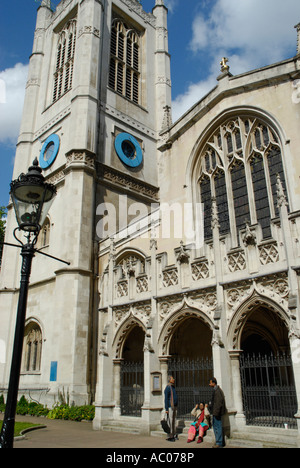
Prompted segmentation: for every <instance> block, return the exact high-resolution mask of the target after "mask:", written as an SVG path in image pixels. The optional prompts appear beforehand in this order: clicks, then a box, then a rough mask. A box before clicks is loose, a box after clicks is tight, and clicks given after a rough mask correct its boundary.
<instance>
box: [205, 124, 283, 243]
mask: <svg viewBox="0 0 300 468" xmlns="http://www.w3.org/2000/svg"><path fill="white" fill-rule="evenodd" d="M278 174H279V176H280V180H281V182H282V185H283V188H284V191H285V193H286V182H285V175H284V167H283V161H282V151H281V146H280V142H279V137H278V136H277V134H276V132H275V130H274V129H273V128H271V126H270V125H268V124H266V123H264V122H262V121H260V120H259V119H257V118H255V117H250V116H249V117H240V116H239V117H235V118H231V119H230V120H227V121H226V122H225V123H223V124H221V125H220V126H219V127H218V128H217V129H215V130H214V132H213V133H212V134H211V136H210V137H209V138H208V139H207V141H206V143H205V145H204V147H203V149H202V151H201V153H200V177H199V179H198V180H199V184H200V199H201V203H202V204H203V207H204V238H205V240H209V239H210V238H211V237H212V228H211V209H212V202H211V199H212V198H213V199H215V200H216V204H217V209H218V216H219V225H220V234H224V235H225V234H228V233H229V232H231V233H232V235H233V237H234V239H235V242H234V244H235V245H237V246H238V245H239V242H240V241H239V231H240V230H241V229H244V228H245V226H246V223H250V224H256V223H259V224H260V226H261V229H262V236H263V239H267V238H270V237H271V235H272V233H271V220H272V219H273V218H275V217H277V216H278V215H279V211H278V207H277V199H276V181H277V175H278Z"/></svg>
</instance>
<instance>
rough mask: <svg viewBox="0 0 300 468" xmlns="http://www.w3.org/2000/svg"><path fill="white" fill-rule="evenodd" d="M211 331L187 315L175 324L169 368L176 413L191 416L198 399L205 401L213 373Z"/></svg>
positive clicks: (209, 394) (209, 390)
mask: <svg viewBox="0 0 300 468" xmlns="http://www.w3.org/2000/svg"><path fill="white" fill-rule="evenodd" d="M211 341H212V331H211V330H210V328H209V327H208V326H207V325H206V324H205V323H204V322H202V321H201V320H200V319H198V318H189V319H186V320H185V321H183V322H181V323H180V324H179V326H178V327H177V328H176V330H175V332H174V334H173V337H172V340H171V343H170V355H171V358H170V360H169V365H168V372H169V374H170V375H171V374H172V375H173V376H174V378H175V385H176V391H177V394H178V417H179V418H181V419H191V411H192V409H193V408H194V407H195V406H196V404H197V403H200V402H204V403H208V402H209V400H210V397H211V389H210V388H209V386H208V383H209V379H211V378H212V376H213V359H212V348H211Z"/></svg>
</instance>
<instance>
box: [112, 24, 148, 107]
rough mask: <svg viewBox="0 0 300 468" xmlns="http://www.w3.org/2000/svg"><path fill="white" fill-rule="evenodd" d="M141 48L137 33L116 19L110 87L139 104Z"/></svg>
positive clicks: (113, 34) (113, 31)
mask: <svg viewBox="0 0 300 468" xmlns="http://www.w3.org/2000/svg"><path fill="white" fill-rule="evenodd" d="M139 68H140V47H139V35H138V33H137V31H135V30H133V29H132V28H129V27H128V26H127V25H125V24H124V23H123V22H122V21H120V20H117V19H115V20H114V21H113V24H112V30H111V44H110V66H109V77H108V86H109V87H110V88H111V89H113V90H114V91H116V92H117V93H119V94H122V95H123V96H125V97H126V98H127V99H129V100H130V101H133V102H135V103H136V104H138V103H139V81H140V71H139Z"/></svg>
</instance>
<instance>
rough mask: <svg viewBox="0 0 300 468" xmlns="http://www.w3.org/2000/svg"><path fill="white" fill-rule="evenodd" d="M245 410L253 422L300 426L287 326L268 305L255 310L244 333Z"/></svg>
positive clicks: (242, 337)
mask: <svg viewBox="0 0 300 468" xmlns="http://www.w3.org/2000/svg"><path fill="white" fill-rule="evenodd" d="M241 350H242V351H243V352H242V354H241V357H240V370H241V383H242V396H243V410H244V414H245V417H246V423H247V424H249V425H257V426H268V427H281V428H283V427H285V425H286V424H287V425H288V426H287V427H289V428H296V427H297V423H296V419H295V418H294V414H295V413H296V412H297V407H298V405H297V397H296V389H295V383H294V374H293V365H292V359H291V353H290V345H289V338H288V330H287V327H286V325H285V323H284V321H283V320H282V318H281V317H280V316H279V315H278V314H277V313H276V312H274V311H272V310H270V309H269V308H268V307H267V306H264V305H262V304H260V305H259V306H257V307H256V308H254V309H253V311H252V313H251V314H250V315H249V316H248V318H247V321H246V322H245V324H244V327H243V330H242V334H241Z"/></svg>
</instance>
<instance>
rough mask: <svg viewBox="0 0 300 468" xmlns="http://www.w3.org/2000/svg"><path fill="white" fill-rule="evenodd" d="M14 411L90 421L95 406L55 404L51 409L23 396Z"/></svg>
mask: <svg viewBox="0 0 300 468" xmlns="http://www.w3.org/2000/svg"><path fill="white" fill-rule="evenodd" d="M4 411H5V403H4V396H3V395H0V412H2V413H4ZM16 413H17V414H20V415H26V414H28V415H31V416H46V417H47V418H48V419H64V420H70V421H82V420H86V421H92V420H93V419H94V417H95V407H94V406H93V405H84V406H69V405H66V404H64V405H56V406H54V407H53V408H52V409H51V410H50V409H49V408H47V406H44V405H41V404H40V403H36V402H34V401H32V402H30V403H29V402H28V401H27V400H26V398H25V396H22V397H21V399H20V400H19V401H18V404H17V409H16Z"/></svg>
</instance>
